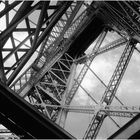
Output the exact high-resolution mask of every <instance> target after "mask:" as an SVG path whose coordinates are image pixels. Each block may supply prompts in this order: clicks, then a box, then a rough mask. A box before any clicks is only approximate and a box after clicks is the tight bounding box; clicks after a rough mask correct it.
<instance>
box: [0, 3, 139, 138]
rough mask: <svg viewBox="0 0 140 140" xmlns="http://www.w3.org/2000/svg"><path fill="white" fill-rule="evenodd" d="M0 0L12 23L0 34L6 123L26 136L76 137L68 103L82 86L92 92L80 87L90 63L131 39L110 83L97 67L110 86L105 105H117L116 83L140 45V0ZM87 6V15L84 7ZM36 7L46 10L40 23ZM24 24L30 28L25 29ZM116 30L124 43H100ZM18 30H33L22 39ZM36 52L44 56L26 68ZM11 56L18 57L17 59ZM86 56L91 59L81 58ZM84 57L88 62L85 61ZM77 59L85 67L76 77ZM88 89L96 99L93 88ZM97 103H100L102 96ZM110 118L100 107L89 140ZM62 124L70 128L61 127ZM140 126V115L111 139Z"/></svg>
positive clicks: (1, 115)
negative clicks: (69, 123) (71, 131)
mask: <svg viewBox="0 0 140 140" xmlns="http://www.w3.org/2000/svg"><path fill="white" fill-rule="evenodd" d="M0 3H2V4H5V9H4V10H2V11H1V12H0V17H3V16H5V20H6V24H5V25H6V26H5V29H4V30H2V31H0V47H1V50H0V79H1V81H0V123H1V124H3V125H4V126H5V127H6V128H7V129H9V130H10V131H11V132H12V133H14V134H16V135H17V136H19V137H20V138H25V139H28V138H31V139H32V138H35V139H46V138H47V139H73V138H74V137H73V136H72V135H71V134H69V133H68V132H66V131H65V130H64V129H63V128H62V127H64V124H65V121H66V117H67V113H68V111H69V110H65V109H64V108H62V107H63V106H65V105H67V106H70V103H71V101H72V99H73V97H74V95H75V94H76V92H77V90H78V88H79V87H80V88H82V89H83V90H84V91H85V89H84V87H82V84H81V83H82V80H83V79H84V76H85V75H86V72H87V71H88V70H91V69H90V65H91V63H92V61H93V59H94V58H95V57H96V56H97V55H98V53H104V52H107V51H108V50H111V49H114V48H117V47H118V46H120V45H124V44H125V45H126V48H125V49H124V52H123V53H122V55H121V57H120V60H119V62H118V65H117V66H116V69H115V71H114V73H113V75H112V78H111V79H110V82H109V83H108V85H106V84H104V82H103V81H102V80H101V79H100V78H99V77H98V76H97V75H96V74H95V73H94V72H93V71H92V70H91V71H92V73H94V76H95V77H96V78H97V79H98V80H99V81H100V82H101V84H103V85H104V86H105V93H104V96H103V97H102V99H101V101H100V102H101V103H102V104H105V105H111V102H112V100H113V98H117V97H116V95H115V94H116V91H117V88H118V87H119V84H120V81H121V80H122V77H123V75H124V72H125V70H126V68H127V65H128V63H129V61H130V58H131V56H132V53H133V51H134V49H136V44H137V43H139V42H140V37H139V33H140V29H139V22H140V19H139V18H138V17H139V16H140V12H139V11H140V10H139V9H137V11H135V7H136V8H137V7H138V8H140V3H139V2H135V3H133V2H132V3H131V2H130V3H129V2H122V3H121V2H118V1H117V2H109V1H108V2H104V1H103V2H102V1H101V2H98V1H97V2H96V1H93V2H91V3H90V4H87V3H84V2H82V1H79V2H75V1H74V2H73V1H59V2H58V3H56V5H55V4H53V5H51V4H50V2H49V1H47V2H45V1H39V2H37V3H35V4H33V1H30V2H27V1H24V2H23V3H22V2H16V1H15V2H13V3H12V4H9V3H8V2H7V1H6V2H1V1H0ZM20 3H22V4H21V5H20ZM83 3H84V4H83ZM17 5H18V6H19V7H18V8H19V9H18V8H17V10H15V11H16V12H15V13H16V14H15V16H13V19H12V20H11V21H10V22H9V20H10V18H9V13H10V10H11V9H13V8H14V7H16V6H17ZM6 6H7V7H6ZM20 6H21V7H20ZM81 7H82V8H83V9H84V10H83V9H82V8H81ZM80 8H81V9H82V10H83V12H81V10H79V9H80ZM26 9H28V10H27V11H26ZM125 9H126V10H125ZM51 10H52V12H50V11H51ZM25 11H26V12H25ZM35 11H37V12H38V11H39V13H38V14H37V15H38V21H36V23H35V24H33V21H32V20H31V19H30V14H31V13H32V12H33V13H34V12H35ZM78 11H80V14H79V13H78ZM50 13H51V14H50ZM77 13H78V16H77ZM75 17H76V18H75ZM24 20H25V21H24ZM22 21H24V24H25V25H26V26H25V25H24V24H23V23H22ZM20 23H22V24H23V25H24V26H25V27H24V28H21V27H20V26H21V25H22V24H21V25H20ZM18 25H20V26H18ZM131 25H132V26H131ZM31 26H33V27H31ZM132 27H133V28H132ZM110 31H114V32H117V35H121V36H120V37H121V38H119V39H120V40H119V39H118V40H119V41H120V42H115V41H114V42H111V43H108V44H107V45H105V47H104V46H103V47H101V45H102V43H103V41H104V38H105V37H106V35H107V33H108V32H110ZM18 32H26V33H27V36H26V38H25V39H23V40H22V41H17V40H18V39H15V37H16V36H15V33H18ZM17 35H18V34H17ZM9 39H11V40H10V41H11V46H12V47H11V46H10V47H9V44H8V47H7V46H6V45H7V44H6V43H7V42H8V40H9ZM27 40H28V43H27V42H26V41H27ZM17 42H18V43H17ZM93 42H94V43H95V45H94V47H93V50H92V51H91V53H92V54H90V55H89V56H88V55H85V51H86V50H87V49H88V47H89V46H90V45H91V44H92V43H93ZM26 43H27V44H28V45H27V44H26ZM5 44H6V45H5ZM29 44H30V45H29ZM5 46H6V47H5ZM22 47H23V48H22ZM100 47H101V49H100ZM35 52H37V56H36V58H35V59H34V60H33V62H32V64H31V65H30V66H29V67H28V68H27V69H26V70H25V69H23V68H25V66H26V64H27V63H28V62H29V59H30V58H31V56H33V54H34V53H35ZM19 53H20V55H18V54H19ZM22 53H23V54H22ZM12 56H14V59H15V61H14V62H11V60H10V58H11V57H12ZM87 56H88V57H89V58H88V57H87ZM82 57H83V58H84V59H81V58H82ZM78 60H84V61H81V63H79V61H78ZM11 63H12V64H11ZM78 64H84V66H83V68H82V70H83V71H82V70H81V72H80V74H79V76H77V77H76V78H77V80H76V79H75V78H74V76H75V73H76V71H74V70H75V69H76V66H77V65H78ZM20 72H22V74H21V73H20ZM17 75H18V76H17ZM73 83H74V84H73ZM10 88H11V89H10ZM86 94H88V97H90V98H91V99H92V100H94V99H93V97H92V96H91V95H90V94H89V93H88V92H87V91H86ZM118 100H119V99H118ZM94 102H95V103H96V101H95V100H94ZM100 102H99V103H100ZM119 102H121V101H120V100H119ZM97 104H98V103H97ZM121 105H122V104H121ZM53 106H54V107H53ZM56 106H57V107H56ZM58 106H59V107H58ZM60 106H61V107H60ZM79 110H80V109H79ZM97 110H98V109H97ZM118 112H119V111H118ZM118 112H117V113H118ZM128 114H129V115H130V113H128ZM106 117H110V116H109V115H108V114H107V113H106V112H104V113H103V114H102V112H100V110H99V111H98V112H97V113H96V111H95V113H94V115H93V119H92V122H91V123H90V124H89V127H88V129H87V131H86V133H85V137H84V138H85V139H88V138H89V139H94V138H96V136H97V134H98V132H99V130H100V127H101V126H102V123H103V121H104V119H105V118H106ZM112 120H113V119H112ZM60 124H62V125H63V126H62V127H60V126H61V125H60ZM115 124H116V123H115ZM59 125H60V126H59ZM139 126H140V115H139V114H138V115H137V116H135V117H134V118H133V119H132V120H131V121H129V122H128V123H127V124H126V125H124V126H123V127H122V128H120V129H119V131H117V132H116V133H115V134H113V135H112V136H111V137H109V139H110V138H111V139H114V138H121V139H122V138H128V139H129V138H139V135H140V129H139Z"/></svg>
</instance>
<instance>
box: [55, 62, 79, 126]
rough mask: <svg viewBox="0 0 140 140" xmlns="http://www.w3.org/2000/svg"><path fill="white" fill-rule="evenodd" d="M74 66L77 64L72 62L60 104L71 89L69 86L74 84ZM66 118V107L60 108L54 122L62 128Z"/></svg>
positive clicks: (63, 102)
mask: <svg viewBox="0 0 140 140" xmlns="http://www.w3.org/2000/svg"><path fill="white" fill-rule="evenodd" d="M76 68H77V64H75V63H73V64H72V67H71V74H70V76H69V78H68V81H67V85H66V86H67V89H66V91H65V93H64V95H63V99H62V104H61V105H62V106H63V105H65V101H66V98H67V96H68V93H69V92H70V90H71V88H72V86H73V84H74V78H75V74H76ZM66 118H67V109H61V111H60V113H59V116H58V118H57V121H56V123H57V124H59V125H60V126H61V127H63V128H64V127H65V122H66Z"/></svg>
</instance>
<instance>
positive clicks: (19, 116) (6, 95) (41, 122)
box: [0, 83, 73, 139]
mask: <svg viewBox="0 0 140 140" xmlns="http://www.w3.org/2000/svg"><path fill="white" fill-rule="evenodd" d="M3 106H4V107H3ZM0 120H1V121H2V122H1V123H2V124H3V125H4V126H5V127H7V128H8V129H9V130H11V132H12V133H15V134H16V135H18V136H21V138H24V139H31V138H36V139H40V138H41V139H45V138H50V139H57V138H60V139H63V138H65V139H71V138H73V137H72V136H71V135H70V134H69V133H67V132H66V131H64V130H63V129H62V128H60V127H59V126H57V125H56V124H54V123H53V122H52V121H51V120H49V119H48V118H46V117H44V116H43V115H42V114H41V113H40V112H38V110H35V108H33V107H31V106H30V105H29V104H27V102H25V101H23V100H22V99H21V98H20V97H19V96H17V95H16V94H14V93H13V92H12V91H11V90H9V89H6V88H5V86H4V85H2V84H1V83H0Z"/></svg>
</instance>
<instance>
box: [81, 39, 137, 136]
mask: <svg viewBox="0 0 140 140" xmlns="http://www.w3.org/2000/svg"><path fill="white" fill-rule="evenodd" d="M135 45H136V42H135V40H130V41H129V42H128V44H127V45H126V48H125V50H124V52H123V54H122V56H121V58H120V60H119V62H118V65H117V67H116V69H115V71H114V73H113V75H112V77H111V80H110V82H109V84H108V87H107V88H106V90H105V93H104V94H103V97H102V99H101V101H100V103H101V104H106V105H110V104H111V102H112V100H113V98H114V97H115V94H116V91H117V88H118V86H119V84H120V82H121V79H122V77H123V75H124V72H125V70H126V68H127V66H128V63H129V61H130V58H131V56H132V53H133V51H134V46H135ZM105 117H106V114H101V113H100V112H99V111H98V112H96V113H95V114H94V116H93V118H92V120H91V123H90V125H89V127H88V129H87V131H86V133H85V135H84V139H87V138H92V139H95V138H96V136H97V134H98V132H99V130H100V128H101V125H102V123H103V120H104V118H105Z"/></svg>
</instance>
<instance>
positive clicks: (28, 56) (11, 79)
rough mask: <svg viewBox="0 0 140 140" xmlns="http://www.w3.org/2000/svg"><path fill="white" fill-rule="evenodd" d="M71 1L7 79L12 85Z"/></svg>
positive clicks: (63, 7) (60, 11)
mask: <svg viewBox="0 0 140 140" xmlns="http://www.w3.org/2000/svg"><path fill="white" fill-rule="evenodd" d="M70 4H71V2H66V3H65V4H64V5H63V6H62V8H61V10H59V11H58V13H56V15H55V17H54V18H53V19H52V20H51V22H50V23H49V25H48V27H47V28H46V29H45V31H44V32H43V33H42V34H41V35H40V36H39V38H38V40H37V42H36V44H35V46H34V48H32V49H31V50H30V51H29V52H28V53H27V55H26V57H25V58H24V59H23V60H22V62H21V63H20V64H19V66H18V68H17V69H16V70H15V71H14V72H13V73H12V75H11V76H10V77H9V79H8V80H7V84H8V85H10V84H11V83H12V81H13V80H14V78H15V77H16V75H17V74H18V73H19V72H20V70H21V69H22V68H23V66H24V65H25V64H26V62H27V61H28V60H29V58H30V57H31V56H32V54H33V53H34V51H35V50H36V49H37V48H38V46H39V45H40V44H41V42H42V41H43V40H44V39H45V37H46V35H48V33H49V32H50V31H51V30H52V28H53V26H54V25H55V24H56V23H57V21H58V20H59V18H60V17H61V16H62V14H63V13H64V12H65V11H66V10H67V8H68V7H69V6H70Z"/></svg>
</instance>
